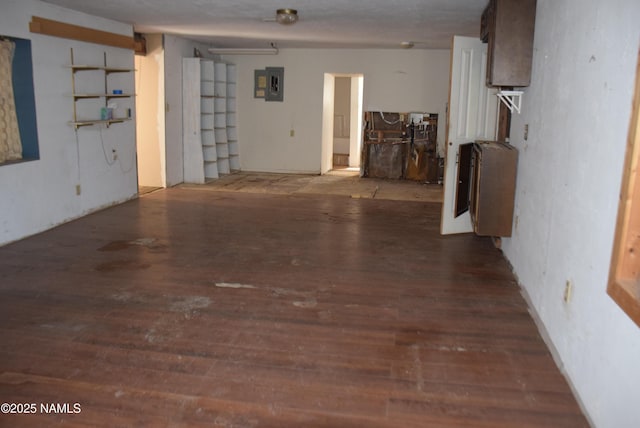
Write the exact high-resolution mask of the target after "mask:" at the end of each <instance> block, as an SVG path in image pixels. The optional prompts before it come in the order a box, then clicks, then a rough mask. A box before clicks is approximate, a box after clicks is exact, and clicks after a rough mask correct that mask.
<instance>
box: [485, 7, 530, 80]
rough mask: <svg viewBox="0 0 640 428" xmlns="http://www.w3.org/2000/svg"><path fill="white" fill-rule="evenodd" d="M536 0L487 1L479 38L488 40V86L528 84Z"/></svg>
mask: <svg viewBox="0 0 640 428" xmlns="http://www.w3.org/2000/svg"><path fill="white" fill-rule="evenodd" d="M535 18H536V0H490V1H489V4H488V5H487V8H486V9H485V10H484V12H483V14H482V20H481V26H480V38H481V39H482V41H483V42H487V43H488V44H489V46H488V52H487V85H488V86H509V87H513V86H529V83H530V81H531V60H532V56H533V34H534V29H535Z"/></svg>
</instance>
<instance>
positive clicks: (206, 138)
mask: <svg viewBox="0 0 640 428" xmlns="http://www.w3.org/2000/svg"><path fill="white" fill-rule="evenodd" d="M215 101H216V98H215V67H214V62H213V61H212V60H206V59H201V60H200V134H201V135H200V138H201V140H202V156H203V163H204V177H205V181H206V180H207V179H215V178H218V173H219V170H218V154H217V153H216V138H215V130H214V126H215V125H214V118H215Z"/></svg>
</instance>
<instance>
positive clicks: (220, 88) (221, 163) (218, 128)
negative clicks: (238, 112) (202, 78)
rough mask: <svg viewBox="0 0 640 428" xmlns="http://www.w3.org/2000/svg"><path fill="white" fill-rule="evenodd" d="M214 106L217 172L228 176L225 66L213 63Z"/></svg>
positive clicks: (220, 63) (229, 169)
mask: <svg viewBox="0 0 640 428" xmlns="http://www.w3.org/2000/svg"><path fill="white" fill-rule="evenodd" d="M214 84H215V96H216V100H215V106H214V124H213V126H214V128H215V134H216V152H217V153H218V170H219V171H220V173H221V174H229V173H230V172H231V168H230V166H229V144H228V142H227V101H226V100H227V64H225V63H224V62H216V63H215V82H214Z"/></svg>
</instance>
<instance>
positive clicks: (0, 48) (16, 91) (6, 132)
mask: <svg viewBox="0 0 640 428" xmlns="http://www.w3.org/2000/svg"><path fill="white" fill-rule="evenodd" d="M0 87H1V88H2V93H1V94H0V97H1V101H2V102H0V116H1V117H2V120H1V121H0V165H2V164H6V163H12V162H15V161H19V160H33V159H38V158H39V155H40V153H39V149H38V128H37V123H36V105H35V96H34V91H33V66H32V62H31V41H30V40H25V39H19V38H15V37H7V36H0Z"/></svg>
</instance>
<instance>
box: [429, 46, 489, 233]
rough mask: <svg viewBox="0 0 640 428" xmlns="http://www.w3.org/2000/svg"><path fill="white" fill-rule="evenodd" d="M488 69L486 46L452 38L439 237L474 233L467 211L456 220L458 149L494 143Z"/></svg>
mask: <svg viewBox="0 0 640 428" xmlns="http://www.w3.org/2000/svg"><path fill="white" fill-rule="evenodd" d="M486 66H487V45H486V44H484V43H482V41H481V40H480V39H478V38H474V37H461V36H454V37H453V43H452V48H451V71H450V79H449V112H448V117H447V132H446V135H447V136H446V141H447V150H446V154H445V169H444V201H443V203H442V217H441V222H440V233H442V234H443V235H446V234H451V233H466V232H472V231H473V227H472V225H471V217H470V215H469V212H468V211H466V212H464V213H463V214H461V215H458V216H456V214H457V213H456V199H457V196H458V185H459V180H458V168H459V155H460V150H459V147H460V145H461V144H464V143H470V142H473V141H475V140H493V139H495V134H496V118H497V111H498V97H496V96H495V94H496V92H497V91H496V89H495V88H487V87H486V86H485V81H486Z"/></svg>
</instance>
